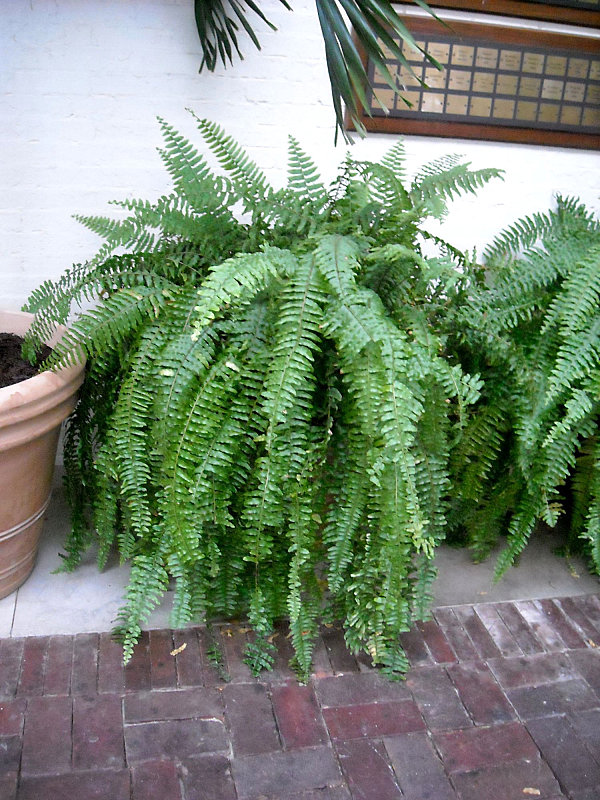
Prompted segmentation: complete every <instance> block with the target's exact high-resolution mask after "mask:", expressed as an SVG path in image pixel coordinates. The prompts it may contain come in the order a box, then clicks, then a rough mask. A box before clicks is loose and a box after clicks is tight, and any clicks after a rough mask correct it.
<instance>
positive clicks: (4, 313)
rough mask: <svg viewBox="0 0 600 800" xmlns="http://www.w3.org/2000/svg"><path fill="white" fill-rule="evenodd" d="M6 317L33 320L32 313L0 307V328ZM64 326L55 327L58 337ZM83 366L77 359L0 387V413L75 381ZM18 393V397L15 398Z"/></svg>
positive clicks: (83, 363) (82, 362)
mask: <svg viewBox="0 0 600 800" xmlns="http://www.w3.org/2000/svg"><path fill="white" fill-rule="evenodd" d="M8 317H14V318H20V319H21V320H25V319H27V318H29V319H30V320H33V314H29V313H28V312H26V311H12V310H8V309H4V308H0V329H2V328H4V326H5V325H6V320H7V318H8ZM66 330H67V329H66V327H65V326H64V325H60V326H59V327H58V328H57V331H58V338H60V336H62V335H64V333H65V332H66ZM6 332H7V333H16V334H17V335H18V336H22V335H23V334H22V333H21V332H19V331H15V330H8V331H6ZM84 368H85V361H77V362H76V363H74V364H69V365H67V366H64V367H61V368H60V369H58V370H56V371H54V370H44V372H40V373H38V374H37V375H33V376H32V377H31V378H26V379H25V380H23V381H19V382H18V383H13V384H11V385H10V386H3V387H2V388H0V415H2V414H4V413H10V412H11V411H13V410H14V409H15V407H18V406H23V405H27V404H29V403H30V402H32V401H37V400H39V399H41V398H42V397H44V396H46V395H48V396H49V395H52V394H54V393H56V392H57V391H60V389H62V388H64V387H65V386H67V385H68V384H70V383H77V381H78V376H79V374H80V373H82V372H83V370H84ZM15 395H18V396H19V398H20V399H16V398H15Z"/></svg>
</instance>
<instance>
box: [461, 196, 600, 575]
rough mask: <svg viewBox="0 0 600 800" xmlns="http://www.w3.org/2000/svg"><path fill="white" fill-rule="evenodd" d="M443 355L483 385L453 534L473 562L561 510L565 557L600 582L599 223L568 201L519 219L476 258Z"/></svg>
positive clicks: (504, 561)
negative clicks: (585, 565) (576, 557)
mask: <svg viewBox="0 0 600 800" xmlns="http://www.w3.org/2000/svg"><path fill="white" fill-rule="evenodd" d="M484 260H485V262H486V269H487V282H486V284H484V285H480V286H479V287H477V288H475V289H474V291H473V292H472V295H471V298H470V301H469V305H468V307H465V309H464V312H463V314H462V316H461V319H460V321H459V324H458V326H457V335H456V337H455V340H454V342H453V352H454V353H455V354H456V356H457V357H458V358H459V360H460V363H461V364H462V365H463V367H464V368H465V369H467V370H473V371H475V372H477V373H480V374H481V376H482V378H483V381H484V386H483V389H482V392H481V397H480V400H479V401H478V403H477V404H476V405H475V406H474V407H473V408H472V409H471V414H470V418H469V423H468V425H467V426H466V428H465V431H464V436H463V438H462V441H461V443H460V445H459V447H458V448H457V449H456V450H455V451H454V453H453V456H452V459H453V463H452V474H453V505H454V507H453V512H452V514H451V517H450V519H451V521H452V527H453V528H454V529H455V530H457V529H460V528H462V529H463V530H465V531H466V536H467V539H468V541H469V543H470V544H471V546H472V547H473V550H474V553H475V555H476V557H477V558H479V559H481V558H485V557H486V556H487V555H488V554H489V552H490V549H491V548H492V546H493V545H494V544H495V543H496V542H497V541H498V539H499V537H500V536H501V535H502V534H504V533H507V535H508V544H507V546H506V548H505V549H504V551H503V553H502V554H501V556H500V559H499V561H498V564H497V569H496V574H497V575H498V576H499V575H501V574H502V572H503V571H504V570H505V569H506V568H507V567H508V566H509V565H510V564H512V563H513V562H514V560H515V558H516V557H517V556H518V555H519V553H520V552H521V551H522V550H523V548H524V547H525V545H526V543H527V541H528V539H529V537H530V535H531V533H532V531H533V530H534V527H535V525H536V523H538V522H539V521H543V522H545V523H547V524H548V525H550V526H552V527H553V526H554V525H555V524H556V522H557V521H558V518H559V517H560V516H561V515H562V514H564V513H565V512H568V514H567V515H566V516H567V518H568V524H569V526H570V529H569V533H568V535H567V540H566V545H567V548H571V549H576V547H577V545H578V543H579V544H581V542H582V540H583V543H584V551H585V553H586V554H587V556H588V557H589V560H590V565H591V566H592V568H593V569H594V570H595V571H597V572H600V439H599V437H598V416H599V414H600V223H599V222H598V220H597V219H595V218H594V217H593V216H592V215H591V214H590V213H589V211H587V210H586V208H585V207H584V206H582V205H581V203H580V202H579V201H577V200H575V199H573V198H563V197H558V198H557V205H556V209H555V210H552V211H549V212H548V213H546V214H535V215H533V216H531V217H527V218H525V219H523V220H521V221H520V222H518V223H516V224H515V225H514V226H512V227H511V228H509V229H508V230H507V231H505V232H504V233H502V234H501V235H500V236H498V237H497V239H496V240H495V241H494V242H493V243H492V244H491V245H490V246H489V248H488V249H487V251H486V252H485V253H484Z"/></svg>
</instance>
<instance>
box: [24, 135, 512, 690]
mask: <svg viewBox="0 0 600 800" xmlns="http://www.w3.org/2000/svg"><path fill="white" fill-rule="evenodd" d="M160 124H161V127H162V132H163V135H164V141H165V144H164V149H163V150H162V151H161V155H162V159H163V161H164V163H165V166H166V168H167V169H168V171H169V173H170V175H171V177H172V179H173V185H174V189H173V192H172V193H171V194H170V195H168V196H165V197H162V198H160V199H159V200H158V201H157V202H154V203H149V202H145V201H126V202H123V203H119V204H118V205H119V206H120V207H121V208H123V209H125V211H126V212H127V213H126V215H125V218H124V219H123V218H121V219H120V220H118V221H117V220H113V219H111V218H108V217H106V218H104V217H82V218H81V221H82V222H83V223H84V224H85V225H87V227H88V228H90V229H91V230H93V231H95V232H97V233H99V234H100V235H101V236H103V237H104V239H105V244H104V245H103V247H102V248H101V250H100V252H99V253H98V255H97V256H96V257H95V258H94V259H92V260H91V261H90V262H89V263H87V264H85V265H83V266H77V267H75V268H73V269H72V270H70V271H69V272H67V273H66V274H65V275H64V276H63V277H62V278H61V279H60V280H59V281H57V282H55V283H50V282H49V283H47V284H45V285H43V286H42V287H40V289H39V290H38V291H36V293H35V294H34V295H33V296H32V298H31V299H30V302H29V306H28V307H29V309H30V310H32V311H34V312H36V315H37V316H36V323H35V326H34V330H33V332H32V336H33V337H35V336H44V335H45V334H46V332H47V331H48V330H49V329H50V328H52V327H53V326H54V325H55V324H56V323H59V322H63V321H65V320H66V318H67V316H68V314H69V312H70V310H71V307H72V305H73V304H77V303H80V302H81V301H82V300H84V299H86V300H88V299H94V300H97V301H98V304H97V305H96V306H95V307H93V309H92V310H90V311H87V312H86V313H84V314H82V315H81V316H80V317H79V318H78V320H77V321H76V322H75V324H74V325H73V326H72V327H71V329H70V333H69V336H68V338H67V339H66V340H64V341H63V343H62V345H61V347H60V348H59V349H58V351H57V352H56V354H55V358H56V359H67V358H69V357H70V355H71V354H73V353H75V352H76V351H77V350H79V349H82V350H84V351H85V353H86V356H87V359H88V364H89V368H88V375H87V380H86V383H85V386H84V389H83V392H82V395H81V400H80V402H79V406H78V408H77V410H76V413H75V415H74V417H73V418H72V420H71V422H70V425H69V428H68V432H67V438H66V452H65V464H66V469H67V486H68V490H69V495H70V500H71V504H72V508H73V529H72V533H71V536H70V538H69V541H68V543H67V548H66V549H67V554H66V567H67V568H71V567H73V566H75V564H76V563H77V561H78V560H79V558H80V556H81V554H82V552H83V550H84V549H85V548H86V547H87V546H88V545H89V544H90V543H91V542H92V541H96V542H97V544H98V547H99V561H100V564H101V565H102V564H103V563H104V561H105V559H106V557H107V555H108V553H109V551H110V550H111V549H112V548H113V547H116V548H117V549H118V551H119V554H120V557H121V559H123V560H128V561H130V562H131V579H130V583H129V588H128V591H127V599H126V603H125V605H124V607H123V609H122V611H121V614H120V620H119V633H120V636H121V638H122V641H123V644H124V649H125V654H126V656H127V655H129V654H130V653H131V651H132V648H133V646H134V643H135V641H136V639H137V637H138V635H139V633H140V625H141V624H142V623H143V621H144V619H145V618H146V617H147V615H148V614H149V613H150V611H151V610H152V609H153V608H154V607H155V605H156V603H157V602H158V601H159V600H160V598H161V596H162V595H163V593H164V592H165V591H166V590H167V588H168V586H169V582H170V581H173V582H174V587H175V592H174V596H175V600H174V607H173V615H172V624H173V626H175V627H178V626H181V625H183V624H184V623H186V622H187V621H188V620H190V619H194V618H196V619H200V618H202V617H206V618H208V619H210V618H212V617H215V616H232V615H238V614H240V613H247V615H248V617H249V621H250V624H251V625H252V628H253V630H254V634H255V635H254V638H253V641H252V643H251V644H250V645H249V648H248V652H247V658H248V661H249V663H250V664H251V666H252V668H253V669H254V670H256V671H257V670H259V669H261V668H264V667H268V666H269V665H270V663H271V662H272V650H273V645H272V644H271V643H270V638H271V633H272V630H273V621H274V620H275V619H276V618H278V617H280V616H285V617H288V618H289V620H290V628H291V638H292V642H293V646H294V650H295V661H296V667H297V670H298V672H299V674H300V675H304V676H305V675H306V674H307V673H308V672H309V670H310V664H311V651H312V646H313V642H314V639H315V636H316V632H317V625H318V620H319V618H320V617H321V616H322V615H323V614H329V615H330V616H337V617H339V618H341V619H343V620H344V625H345V635H346V641H347V643H348V645H349V647H350V648H351V649H352V650H353V651H358V650H360V649H363V648H364V649H366V650H367V651H368V653H369V654H370V655H371V657H372V659H373V661H374V662H375V663H377V664H380V665H382V666H383V667H384V668H385V669H386V670H388V671H389V672H390V673H395V672H396V673H397V672H402V671H403V670H405V669H406V667H407V662H406V659H405V657H404V654H403V653H402V650H401V648H400V645H399V643H398V634H399V633H400V632H402V631H405V630H407V629H408V628H409V626H410V625H411V623H412V621H413V619H415V618H421V617H423V615H424V614H425V613H426V611H427V606H428V602H429V586H430V584H431V581H432V579H433V577H434V568H433V563H432V559H433V554H434V550H435V547H436V545H437V544H438V543H439V542H440V541H441V539H442V538H443V536H444V530H445V514H446V508H447V505H448V485H449V478H448V474H449V473H448V462H449V457H450V454H451V452H452V451H453V448H455V447H456V445H457V443H458V442H459V441H460V439H461V436H462V431H463V428H464V422H465V412H466V410H467V408H468V407H469V405H470V404H472V403H473V402H474V401H476V400H477V398H478V396H479V389H480V382H479V380H478V378H477V376H475V375H469V374H465V373H464V372H463V370H462V369H461V367H460V365H459V364H458V363H457V362H454V361H453V360H452V359H451V358H450V357H448V354H447V353H446V352H445V340H446V336H447V334H448V331H449V330H451V328H452V324H453V319H454V318H455V315H456V314H457V313H458V309H460V306H461V303H462V302H463V301H464V299H465V298H466V296H467V293H468V292H469V291H470V289H471V286H472V284H473V282H475V283H477V282H478V281H480V280H481V279H482V276H481V275H480V273H479V270H478V268H477V267H476V266H475V265H472V264H470V263H469V262H468V261H467V260H466V259H465V257H464V256H463V255H462V254H460V253H459V252H458V251H456V250H455V249H453V248H452V247H451V246H450V245H448V244H446V243H445V242H442V241H440V240H439V239H437V237H435V236H433V235H431V234H428V233H427V231H426V229H425V228H424V226H423V224H424V221H425V220H426V219H427V217H430V216H437V217H439V216H442V215H443V213H444V211H445V201H446V200H447V199H449V198H452V197H453V196H454V195H455V194H458V193H461V192H472V191H474V190H476V189H477V188H478V187H480V186H482V185H483V184H485V183H486V182H487V181H488V180H489V179H490V178H492V177H494V176H496V175H498V172H497V171H496V170H491V169H490V170H481V171H471V170H469V168H468V166H465V165H463V164H460V163H459V161H458V159H456V158H454V157H448V158H446V159H442V160H440V161H438V162H435V163H433V164H430V165H429V166H428V167H426V168H424V169H423V170H422V171H421V172H420V173H419V174H418V175H417V177H416V178H415V179H414V181H412V182H408V181H406V179H405V176H404V167H405V165H404V151H403V148H402V145H401V144H396V145H395V146H394V147H393V148H392V149H391V150H390V152H389V153H388V154H387V155H386V156H385V157H384V158H383V159H382V161H381V162H380V163H377V164H375V163H368V162H358V161H355V160H353V159H352V158H349V157H348V158H347V159H346V161H345V162H344V163H343V164H342V166H341V168H340V171H339V176H338V178H337V179H336V180H335V181H334V182H333V185H332V186H331V188H330V189H326V187H325V186H324V185H323V183H322V181H321V179H320V178H319V176H318V174H317V170H316V168H315V166H314V165H313V163H312V162H311V161H310V159H309V158H308V157H307V156H306V155H305V154H304V153H303V152H302V151H301V150H300V148H299V146H298V144H297V143H296V142H295V141H294V140H293V139H291V140H290V147H289V182H288V185H287V187H286V188H285V189H282V190H275V189H274V188H272V187H271V186H270V185H269V184H268V182H267V180H266V178H265V176H264V175H263V174H262V172H261V171H260V170H259V169H258V167H257V166H256V165H255V164H254V163H253V162H251V161H250V159H249V158H248V157H247V156H246V154H245V153H244V152H243V151H242V150H241V149H240V147H239V146H238V145H237V144H236V143H235V142H234V141H232V140H231V139H230V138H229V137H228V136H226V135H225V134H224V133H223V132H222V131H221V130H220V129H219V128H218V127H217V126H216V125H214V124H211V123H210V122H207V121H204V120H198V126H199V129H200V132H201V134H202V136H203V138H204V140H205V142H206V144H207V146H208V148H209V149H210V150H211V151H212V153H213V154H214V156H216V159H217V160H218V162H219V164H220V167H221V170H220V174H214V173H213V172H212V171H211V170H210V169H209V167H208V165H207V163H206V161H205V160H204V158H203V156H202V155H200V153H199V152H198V151H197V150H196V149H195V148H194V147H193V146H192V145H191V144H190V143H189V142H188V141H187V140H185V139H184V138H182V137H181V136H180V135H179V134H178V133H177V132H176V131H174V130H173V129H172V128H171V127H170V126H169V125H167V124H166V123H165V122H163V121H161V123H160ZM424 239H428V240H429V243H430V246H431V248H433V250H435V255H433V256H428V257H425V256H424V255H423V252H422V249H421V243H422V242H423V240H424ZM123 251H124V253H123ZM117 253H119V254H117Z"/></svg>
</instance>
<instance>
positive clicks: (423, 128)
mask: <svg viewBox="0 0 600 800" xmlns="http://www.w3.org/2000/svg"><path fill="white" fill-rule="evenodd" d="M491 2H493V3H494V5H496V4H497V5H500V2H501V0H491ZM455 5H456V6H458V5H459V3H458V2H457V3H456V4H455ZM460 5H461V6H462V7H463V8H464V6H465V5H473V6H475V5H478V6H479V5H481V2H480V0H472V2H471V3H469V2H464V0H462V2H461V3H460ZM510 5H519V6H523V5H526V4H524V3H518V4H516V3H510ZM594 13H595V12H594ZM403 19H406V24H407V27H408V29H409V30H410V31H411V33H412V34H413V35H414V36H415V38H417V39H418V38H419V36H420V35H423V34H425V35H427V34H428V35H431V34H432V33H435V34H439V36H440V39H443V38H445V37H447V36H448V34H449V33H450V32H449V31H447V30H446V31H445V30H444V27H443V26H441V25H440V23H439V22H438V21H436V20H435V19H433V18H431V17H424V16H422V15H411V14H410V12H409V13H407V14H406V16H405V17H403ZM447 24H448V25H449V26H450V27H451V29H452V30H451V32H453V33H455V34H458V35H460V36H464V37H465V38H469V44H470V40H473V39H480V40H482V41H483V42H490V43H491V42H494V43H496V42H497V43H498V44H499V45H502V44H506V45H510V44H513V45H521V46H525V45H530V46H532V48H544V47H549V48H553V49H569V48H573V49H574V50H577V51H583V52H585V53H598V54H599V56H600V39H597V38H593V37H589V36H588V37H586V36H585V35H581V36H580V35H569V34H563V33H554V32H547V31H539V30H535V29H531V28H519V27H508V26H499V25H497V24H495V25H486V23H485V21H482V19H481V17H479V18H478V19H476V20H475V19H474V20H473V21H469V22H465V21H462V20H461V21H460V22H457V21H456V22H455V21H454V20H452V21H447ZM362 58H363V63H364V64H365V66H366V67H367V68H368V69H371V75H372V74H373V72H372V65H371V66H369V65H368V64H367V59H366V56H365V53H364V51H363V52H362ZM539 99H540V98H538V100H539ZM373 110H374V115H373V116H369V115H368V114H366V113H363V114H361V117H360V119H361V122H362V124H363V125H364V126H365V128H366V130H367V131H371V132H374V133H395V134H398V133H400V134H407V135H418V136H430V137H452V138H460V139H477V140H480V141H504V142H515V143H527V144H536V145H549V146H555V147H568V148H580V149H590V150H598V149H600V131H599V132H598V133H596V132H584V133H578V132H575V131H564V130H553V129H551V128H548V127H545V128H540V127H535V126H532V127H525V126H524V125H521V126H519V127H516V126H512V125H501V124H495V123H494V124H491V123H485V122H483V123H482V122H459V121H456V119H454V120H448V119H445V118H443V116H442V115H439V116H438V115H435V116H434V115H428V116H427V117H423V118H418V119H417V118H414V117H406V116H391V115H385V116H384V115H378V114H377V112H375V109H374V108H373ZM346 126H347V128H348V130H354V129H355V128H354V126H353V125H352V122H351V120H350V117H349V115H347V116H346Z"/></svg>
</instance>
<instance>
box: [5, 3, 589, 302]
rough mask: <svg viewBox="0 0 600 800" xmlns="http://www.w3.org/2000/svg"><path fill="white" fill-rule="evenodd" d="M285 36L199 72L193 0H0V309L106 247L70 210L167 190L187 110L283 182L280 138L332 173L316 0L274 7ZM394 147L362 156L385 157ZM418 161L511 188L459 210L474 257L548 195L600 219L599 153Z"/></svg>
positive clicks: (336, 153)
mask: <svg viewBox="0 0 600 800" xmlns="http://www.w3.org/2000/svg"><path fill="white" fill-rule="evenodd" d="M261 5H263V7H264V9H265V11H266V12H267V15H268V16H269V17H270V18H271V19H272V20H273V21H274V22H275V23H276V24H277V26H278V28H279V30H278V31H277V32H276V33H275V32H272V31H270V30H269V29H268V28H266V27H265V26H264V25H262V24H261V23H260V22H259V21H258V22H257V25H256V28H257V31H259V33H260V39H261V42H262V45H263V49H262V51H261V52H257V51H255V50H254V48H253V46H252V45H251V44H250V43H249V42H247V43H246V47H245V55H246V57H245V60H244V61H243V62H241V63H240V62H238V63H236V65H235V66H234V67H233V68H229V69H228V70H226V71H224V70H222V69H219V70H218V71H217V73H215V74H214V75H210V74H202V75H198V67H199V64H200V48H199V44H198V41H197V35H196V31H195V26H194V20H193V3H192V0H2V2H1V3H0V187H1V188H2V193H1V195H0V241H2V244H3V248H2V250H3V252H2V264H1V266H0V305H2V306H5V307H12V308H16V307H19V306H20V305H21V303H22V302H23V301H24V300H25V298H26V297H27V295H28V293H29V292H30V291H31V290H32V289H33V288H34V287H35V286H36V285H37V284H38V283H39V282H40V281H42V280H44V279H46V278H49V277H56V276H58V275H59V274H60V273H61V272H62V270H63V269H65V268H66V267H68V266H69V265H70V264H72V263H73V262H78V261H82V260H84V259H85V258H87V257H89V256H90V255H91V254H92V253H93V252H94V251H95V249H96V248H97V246H98V240H97V238H96V237H95V236H94V235H93V234H91V233H89V232H88V231H86V229H84V228H83V227H82V226H81V225H79V224H78V223H76V222H75V221H74V220H73V219H72V217H71V215H72V214H74V213H84V214H104V213H110V207H109V206H107V201H108V200H111V199H117V198H122V197H126V196H134V197H144V198H152V197H155V196H157V195H158V194H160V193H162V192H164V191H166V190H167V189H168V181H167V180H166V177H165V173H164V171H163V169H162V166H161V163H160V160H159V158H158V156H157V154H156V147H157V146H159V145H160V135H159V132H158V126H157V125H156V121H155V118H156V116H157V115H161V116H163V117H164V118H165V119H167V121H168V122H170V123H171V124H173V125H174V126H175V127H177V128H179V129H180V130H181V131H182V132H184V133H185V134H186V135H188V136H190V137H191V138H193V137H194V125H193V120H192V119H191V117H190V116H189V115H188V114H187V113H186V111H185V108H186V107H190V108H192V109H194V111H195V112H196V113H197V114H198V115H199V116H205V117H208V118H209V119H212V120H214V121H215V122H218V123H220V124H222V125H223V126H225V127H226V128H227V130H228V131H229V132H230V133H231V134H232V135H234V136H235V137H236V138H237V139H238V140H239V141H240V143H242V144H243V145H244V146H245V147H247V148H248V150H249V152H250V153H251V155H252V157H253V158H254V159H255V160H256V161H257V162H258V164H259V165H260V166H261V167H262V168H263V169H264V170H265V171H266V172H267V173H268V175H269V177H270V178H271V179H272V180H273V182H275V183H277V184H280V183H282V182H283V181H284V179H285V158H286V144H287V135H288V133H292V134H293V135H294V136H296V137H297V138H298V139H299V140H300V142H301V144H302V145H303V146H304V148H305V149H306V150H307V151H308V152H309V153H310V154H311V155H312V156H313V158H314V159H315V160H316V161H317V162H318V163H319V165H320V166H321V168H322V170H323V173H324V175H325V177H327V178H331V177H333V175H334V174H335V168H336V166H337V164H338V163H339V162H340V161H341V160H342V158H343V150H344V148H343V147H340V146H338V148H337V149H336V148H334V146H333V131H334V124H333V116H332V112H331V107H330V94H329V84H328V81H327V75H326V68H325V63H324V57H323V48H322V41H321V37H320V33H319V28H318V21H317V15H316V11H315V7H314V0H294V11H293V12H288V11H286V10H285V9H284V7H283V6H282V5H281V4H280V3H279V2H278V1H277V0H265V2H264V3H263V4H261ZM393 141H394V137H390V136H376V135H371V136H369V137H368V139H367V140H366V141H362V142H359V143H358V144H356V145H355V152H356V154H357V155H359V156H360V157H368V158H376V157H378V156H379V155H380V154H381V153H383V152H384V151H385V149H387V148H388V147H389V146H391V144H392V143H393ZM406 146H407V151H408V154H409V156H410V159H411V161H410V164H411V165H414V168H415V169H416V168H417V167H418V165H420V164H422V163H424V162H425V161H427V160H430V159H432V158H436V157H438V156H440V155H443V154H445V153H449V152H458V153H462V154H464V155H465V156H466V157H467V158H468V159H469V160H470V161H471V162H472V163H473V164H474V165H475V166H477V167H482V166H496V167H501V168H503V169H505V170H506V181H505V182H504V183H500V182H497V183H495V184H494V185H493V186H489V187H488V188H486V189H485V190H483V191H482V192H481V193H480V195H479V196H478V198H477V199H466V200H462V201H461V202H460V203H458V204H456V206H455V207H454V211H453V213H452V214H451V215H450V216H449V218H448V220H447V222H446V226H445V234H446V235H447V237H448V238H450V239H451V240H452V241H454V242H455V243H456V244H457V245H458V246H461V247H466V246H472V245H475V244H476V245H478V246H479V247H481V246H482V245H483V244H484V243H485V242H486V241H489V239H490V238H491V237H492V236H493V235H494V234H495V233H496V232H497V231H498V230H499V229H500V228H501V227H503V226H504V225H506V224H508V223H510V222H511V221H513V220H514V219H515V218H516V217H517V216H519V215H521V214H525V213H531V212H533V211H535V210H538V209H543V208H545V207H547V206H548V205H549V204H550V203H551V201H552V195H553V193H554V192H562V193H566V194H578V195H579V196H581V197H582V199H584V200H585V201H586V202H587V203H588V204H589V205H590V206H592V207H594V208H596V209H599V208H600V201H599V196H600V178H599V171H598V166H599V159H598V154H597V153H595V152H588V151H577V150H567V149H559V148H543V147H534V146H525V145H509V144H496V143H489V142H467V141H452V140H443V139H429V138H421V137H410V138H408V139H407V140H406Z"/></svg>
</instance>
